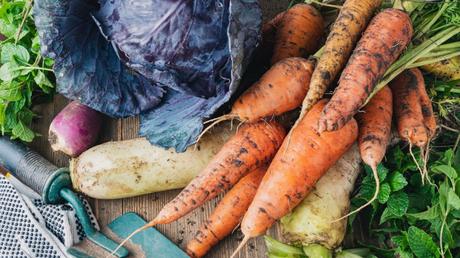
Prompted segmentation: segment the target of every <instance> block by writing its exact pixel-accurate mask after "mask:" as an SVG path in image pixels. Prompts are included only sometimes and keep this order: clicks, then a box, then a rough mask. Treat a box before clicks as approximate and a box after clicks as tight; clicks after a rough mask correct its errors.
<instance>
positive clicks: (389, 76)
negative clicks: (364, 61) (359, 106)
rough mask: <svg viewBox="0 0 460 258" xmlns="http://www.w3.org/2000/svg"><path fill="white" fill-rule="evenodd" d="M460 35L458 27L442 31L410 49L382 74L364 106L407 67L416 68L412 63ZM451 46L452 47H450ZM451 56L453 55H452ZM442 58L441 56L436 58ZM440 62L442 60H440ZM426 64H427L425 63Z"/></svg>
mask: <svg viewBox="0 0 460 258" xmlns="http://www.w3.org/2000/svg"><path fill="white" fill-rule="evenodd" d="M458 33H460V27H456V26H453V27H451V28H449V29H447V30H445V31H442V32H440V33H438V34H436V35H434V36H433V37H431V38H429V39H427V40H425V41H424V42H422V44H420V45H418V46H416V47H414V48H413V49H410V50H408V51H406V53H404V54H403V55H402V56H401V57H400V58H399V60H398V61H396V62H394V63H393V64H392V65H391V66H390V68H389V69H388V70H387V72H386V73H385V74H384V76H383V79H382V80H381V81H380V82H379V83H378V84H377V85H376V86H375V88H374V90H373V92H372V93H371V94H370V96H369V97H368V99H367V100H366V102H365V103H364V105H366V104H367V102H368V101H369V100H370V99H371V98H372V97H373V96H374V95H375V94H376V93H377V92H378V91H379V90H381V89H382V88H383V87H385V85H387V84H388V83H389V82H390V81H391V80H393V79H394V78H395V77H396V76H398V75H399V74H400V73H402V72H403V71H404V70H406V69H407V68H409V67H416V66H413V64H414V63H416V62H417V61H419V60H420V59H421V58H424V57H425V55H427V54H428V53H430V51H433V50H435V49H437V48H438V47H439V46H440V45H441V44H442V43H444V42H446V41H447V40H449V39H450V38H452V37H453V36H455V35H457V34H458ZM450 46H452V45H450ZM452 55H453V54H452ZM438 58H442V56H440V57H438ZM441 60H442V59H441ZM427 64H428V63H427Z"/></svg>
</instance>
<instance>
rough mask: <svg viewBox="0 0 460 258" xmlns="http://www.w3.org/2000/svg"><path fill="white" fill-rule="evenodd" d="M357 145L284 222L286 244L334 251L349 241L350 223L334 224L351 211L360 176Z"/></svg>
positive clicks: (284, 218)
mask: <svg viewBox="0 0 460 258" xmlns="http://www.w3.org/2000/svg"><path fill="white" fill-rule="evenodd" d="M360 162H361V158H360V155H359V150H358V147H357V145H356V144H355V145H353V147H352V148H350V150H349V151H348V152H347V153H346V154H345V155H344V156H343V157H342V158H341V159H340V160H339V161H338V162H337V163H336V164H335V165H334V166H333V167H331V168H330V169H329V170H328V171H327V172H326V174H325V175H324V176H323V177H322V178H321V179H320V180H319V181H318V183H317V184H316V187H315V190H314V191H312V192H311V193H310V194H309V195H308V196H307V197H306V198H305V199H304V200H303V201H302V203H300V204H299V205H298V206H297V207H296V208H295V209H294V210H293V211H292V212H291V213H290V214H288V215H286V216H284V217H283V218H282V219H281V228H282V231H283V237H284V239H285V240H286V242H288V243H291V244H298V245H303V246H306V245H310V244H320V245H323V246H324V247H326V248H328V249H331V250H333V249H334V248H336V247H338V246H339V245H340V243H341V242H342V240H343V238H344V237H345V231H346V224H347V220H346V219H343V220H340V221H336V222H333V221H335V220H337V219H338V218H340V217H342V216H343V215H345V214H347V213H348V211H349V209H350V194H351V192H352V191H353V188H354V183H355V181H356V178H357V177H358V174H359V172H360Z"/></svg>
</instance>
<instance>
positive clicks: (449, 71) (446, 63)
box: [421, 56, 460, 81]
mask: <svg viewBox="0 0 460 258" xmlns="http://www.w3.org/2000/svg"><path fill="white" fill-rule="evenodd" d="M421 68H422V69H423V70H424V71H427V72H429V73H431V74H434V75H435V76H437V77H439V78H441V79H444V80H446V81H453V80H460V56H456V57H452V58H449V59H446V60H442V61H439V62H437V63H432V64H428V65H424V66H422V67H421Z"/></svg>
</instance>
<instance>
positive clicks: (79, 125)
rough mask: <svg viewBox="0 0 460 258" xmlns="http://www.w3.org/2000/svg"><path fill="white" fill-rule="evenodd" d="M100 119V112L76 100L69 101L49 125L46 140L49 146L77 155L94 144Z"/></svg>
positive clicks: (72, 155)
mask: <svg viewBox="0 0 460 258" xmlns="http://www.w3.org/2000/svg"><path fill="white" fill-rule="evenodd" d="M101 120H102V114H101V113H99V112H97V111H95V110H93V109H91V108H89V107H87V106H85V105H83V104H80V103H79V102H77V101H73V102H71V103H70V104H69V105H67V107H65V108H64V109H63V110H62V111H61V112H59V114H58V115H57V116H56V117H55V118H54V120H53V122H52V123H51V125H50V130H49V135H48V137H49V138H48V140H49V142H50V143H51V148H52V149H53V150H54V151H61V152H64V153H65V154H67V155H69V156H71V157H77V156H78V155H80V154H81V153H82V152H84V151H85V150H87V149H89V148H91V147H92V146H93V145H94V144H95V142H96V140H97V137H98V135H99V131H100V128H101Z"/></svg>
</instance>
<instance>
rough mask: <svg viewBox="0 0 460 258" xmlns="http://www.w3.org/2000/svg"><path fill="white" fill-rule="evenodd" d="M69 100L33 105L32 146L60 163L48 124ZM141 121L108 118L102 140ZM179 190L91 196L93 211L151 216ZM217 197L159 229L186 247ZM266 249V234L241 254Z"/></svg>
mask: <svg viewBox="0 0 460 258" xmlns="http://www.w3.org/2000/svg"><path fill="white" fill-rule="evenodd" d="M289 2H290V1H289V0H260V3H261V6H262V9H263V12H264V18H265V19H268V18H271V17H273V16H274V15H275V14H276V13H277V12H279V11H281V10H283V9H286V7H287V6H288V4H289ZM66 103H67V100H66V99H64V98H63V97H62V96H56V97H55V100H54V102H53V103H50V104H45V105H41V106H37V107H35V108H34V109H35V111H36V112H37V113H38V114H39V116H40V117H39V118H38V119H37V120H36V121H35V123H34V125H33V127H34V130H36V131H37V132H39V133H40V134H42V135H43V136H42V137H39V138H37V139H36V140H35V141H34V142H33V148H34V149H35V150H37V151H38V152H39V153H41V154H42V155H43V156H45V157H46V158H47V159H49V160H50V161H52V162H53V163H55V164H56V165H58V166H67V165H68V163H69V160H68V158H67V157H66V156H65V155H62V154H59V153H53V152H52V151H51V149H50V146H49V144H48V141H47V138H48V137H47V135H48V127H49V124H50V123H51V120H52V119H53V117H54V116H55V114H57V113H58V112H59V111H60V110H61V109H62V108H63V107H64V106H65V105H66ZM138 125H139V119H138V118H137V117H133V118H128V119H119V120H114V119H106V121H104V124H103V134H102V136H101V139H100V142H106V141H119V140H127V139H132V138H136V137H138ZM178 193H179V190H175V191H168V192H162V193H155V194H149V195H145V196H140V197H135V198H129V199H123V200H92V204H93V211H94V213H95V214H96V216H97V218H98V221H99V224H100V225H101V226H104V225H106V224H108V223H109V222H110V221H112V220H113V219H114V218H116V217H118V216H120V215H122V214H123V213H125V212H128V211H134V212H136V213H138V214H140V215H141V216H142V217H144V218H145V219H147V220H149V219H152V218H153V217H155V215H156V214H157V213H158V212H159V211H160V209H161V207H163V206H164V205H165V204H166V203H167V202H168V201H170V200H171V199H172V198H173V197H174V196H176V195H177V194H178ZM216 201H217V200H215V201H212V202H210V203H207V204H206V205H204V206H203V207H202V208H201V209H198V210H197V211H195V212H193V213H192V214H190V215H188V216H186V217H185V218H183V219H181V220H179V221H178V222H176V223H172V224H170V225H164V226H159V227H158V229H159V230H160V231H161V232H163V233H164V234H165V235H166V236H167V237H169V238H170V239H171V240H173V241H174V242H176V243H177V244H178V245H179V246H181V247H184V245H185V244H186V243H187V241H188V240H189V239H190V238H191V237H192V236H193V234H194V233H195V232H196V231H197V229H198V227H199V226H200V224H201V223H202V222H203V220H204V219H205V218H206V217H208V216H209V214H210V212H211V211H212V210H213V208H214V207H215V204H216ZM269 234H270V235H273V236H276V237H279V230H278V227H277V226H274V227H273V228H272V229H271V230H270V231H269ZM241 239H242V233H241V232H239V231H236V232H235V233H234V234H233V235H232V236H231V237H229V238H227V239H226V240H224V241H221V243H219V245H218V246H216V247H215V248H213V250H212V251H211V252H210V253H209V255H208V256H207V257H218V258H221V257H222V258H224V257H229V256H230V255H231V253H232V251H233V250H235V248H236V246H237V245H238V243H239V241H240V240H241ZM265 251H266V249H265V244H264V241H263V238H262V237H259V238H257V239H254V240H251V241H250V242H249V243H248V244H247V245H246V247H245V248H244V249H243V250H242V251H241V252H240V255H239V256H238V257H251V258H257V257H265Z"/></svg>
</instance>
